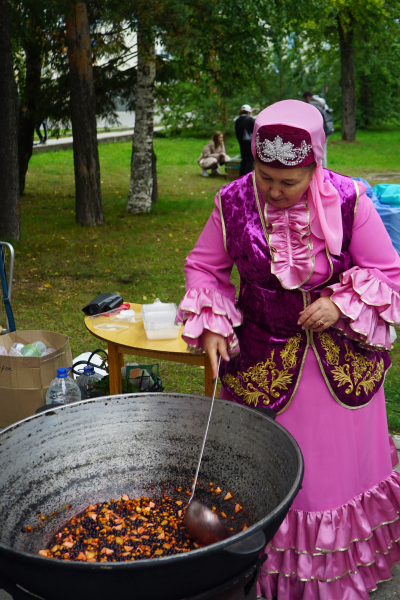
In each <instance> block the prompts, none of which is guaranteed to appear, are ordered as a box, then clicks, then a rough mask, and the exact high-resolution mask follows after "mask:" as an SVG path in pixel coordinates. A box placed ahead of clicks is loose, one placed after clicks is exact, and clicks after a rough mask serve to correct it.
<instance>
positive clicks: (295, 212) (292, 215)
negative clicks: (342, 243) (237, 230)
mask: <svg viewBox="0 0 400 600" xmlns="http://www.w3.org/2000/svg"><path fill="white" fill-rule="evenodd" d="M264 218H265V222H266V227H267V232H268V234H269V246H270V250H271V256H272V273H273V274H274V275H276V277H277V278H278V279H279V281H280V282H281V284H282V286H283V287H284V288H286V289H289V290H292V289H296V288H298V287H300V286H301V285H303V284H304V283H306V281H308V280H309V279H310V277H311V275H312V274H313V271H314V265H315V256H314V254H313V252H312V250H313V244H312V240H311V230H310V213H309V210H308V207H307V200H306V199H305V198H303V199H302V200H300V201H299V202H297V204H294V205H293V206H291V207H289V208H276V207H275V206H272V205H271V204H267V203H266V204H265V207H264Z"/></svg>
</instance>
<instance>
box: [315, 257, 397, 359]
mask: <svg viewBox="0 0 400 600" xmlns="http://www.w3.org/2000/svg"><path fill="white" fill-rule="evenodd" d="M321 295H322V296H330V299H331V300H332V302H334V303H335V304H336V306H337V307H338V308H339V310H340V312H341V313H342V317H341V318H340V319H339V320H338V321H337V322H336V324H335V327H337V328H338V329H341V330H342V332H343V333H344V334H345V335H347V336H348V337H351V338H353V339H356V340H358V341H359V342H361V343H362V344H363V345H365V346H370V347H371V348H375V349H379V350H381V349H386V350H390V349H391V347H392V344H391V340H390V325H400V297H399V294H398V293H397V292H395V291H394V290H392V289H391V288H390V287H389V286H388V285H387V284H386V283H385V282H384V281H382V280H381V279H379V278H378V277H376V275H375V274H374V269H360V267H352V268H351V269H349V270H348V271H345V273H342V275H341V276H340V283H337V284H335V285H331V286H329V287H327V288H325V289H324V290H323V291H322V294H321Z"/></svg>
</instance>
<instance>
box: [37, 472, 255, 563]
mask: <svg viewBox="0 0 400 600" xmlns="http://www.w3.org/2000/svg"><path fill="white" fill-rule="evenodd" d="M154 487H155V486H148V492H147V493H148V494H149V495H147V494H146V495H142V496H140V498H130V497H129V496H128V494H123V496H122V497H121V498H120V499H119V500H110V501H109V502H98V503H97V504H90V505H89V506H88V507H87V508H86V509H85V510H84V511H83V512H81V513H80V514H78V515H76V516H74V517H72V519H70V520H69V521H68V523H67V524H66V525H65V526H64V527H62V528H61V529H60V530H59V531H58V532H57V533H56V534H55V535H54V536H53V537H52V538H51V540H50V542H49V544H48V546H47V548H45V549H43V550H40V551H39V554H40V555H41V556H44V557H46V558H56V559H59V560H72V561H83V562H126V561H134V560H140V559H148V558H159V557H161V556H171V555H173V554H181V553H183V552H189V551H190V550H194V549H195V548H199V547H200V546H199V544H197V543H196V542H195V541H194V540H193V539H192V538H191V537H190V535H189V533H188V532H187V530H186V528H185V524H184V509H185V504H186V503H185V502H184V500H183V499H182V498H184V494H186V495H190V492H189V490H185V491H183V489H182V487H181V486H180V487H178V488H176V489H171V490H168V486H167V484H162V488H163V489H162V493H161V497H160V496H159V494H157V493H154V492H153V490H154ZM200 487H201V486H200ZM144 489H146V487H145V488H144ZM199 492H200V493H201V492H203V494H202V495H203V496H208V498H210V500H211V503H213V502H214V501H216V498H217V497H218V496H220V494H221V498H219V499H218V502H216V503H218V504H219V508H218V509H217V506H213V507H212V510H213V511H214V512H215V513H216V514H217V515H218V516H219V517H220V518H221V519H223V520H225V521H226V522H227V529H228V530H229V531H230V532H231V533H232V532H234V531H235V530H236V531H240V530H244V529H247V525H246V524H243V519H240V518H239V519H236V522H235V517H236V516H237V515H238V513H242V514H241V515H240V516H242V515H244V513H243V512H242V510H243V509H242V507H241V506H240V504H239V503H238V502H235V501H234V499H233V495H234V493H233V492H232V491H228V492H226V493H224V494H222V490H221V488H220V487H219V486H214V484H213V483H212V482H210V484H209V489H208V490H207V492H206V491H205V490H204V489H203V490H202V489H199ZM222 498H223V510H221V504H222V503H221V500H222ZM229 501H230V502H229ZM228 523H229V524H228ZM234 525H236V527H235V526H234ZM30 530H31V528H27V532H29V531H30Z"/></svg>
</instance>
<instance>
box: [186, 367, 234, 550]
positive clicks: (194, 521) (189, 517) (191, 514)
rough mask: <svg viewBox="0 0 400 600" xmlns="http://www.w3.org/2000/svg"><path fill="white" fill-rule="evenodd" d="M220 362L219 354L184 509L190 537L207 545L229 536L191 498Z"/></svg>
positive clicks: (211, 513) (208, 511)
mask: <svg viewBox="0 0 400 600" xmlns="http://www.w3.org/2000/svg"><path fill="white" fill-rule="evenodd" d="M220 364H221V356H219V359H218V369H217V377H216V379H215V382H214V389H213V395H212V398H211V405H210V410H209V413H208V420H207V426H206V430H205V433H204V437H203V443H202V445H201V450H200V456H199V461H198V463H197V469H196V475H195V476H194V481H193V485H192V493H191V495H190V498H189V502H188V504H187V506H186V510H185V526H186V529H187V530H188V532H189V533H190V535H191V536H192V538H193V539H194V540H195V541H196V542H198V543H199V544H202V545H203V546H209V545H210V544H214V543H215V542H220V541H221V540H225V539H226V538H227V537H228V536H229V532H228V530H227V529H226V527H225V525H224V524H223V523H221V521H220V520H219V518H218V516H217V515H216V514H214V513H213V512H212V511H211V510H210V509H209V508H207V507H206V506H204V504H201V502H197V500H193V496H194V492H195V490H196V483H197V476H198V474H199V470H200V465H201V460H202V458H203V452H204V446H205V445H206V439H207V434H208V428H209V426H210V421H211V415H212V410H213V406H214V400H215V392H216V391H217V383H218V374H219V367H220Z"/></svg>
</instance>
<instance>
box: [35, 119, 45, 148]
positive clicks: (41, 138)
mask: <svg viewBox="0 0 400 600" xmlns="http://www.w3.org/2000/svg"><path fill="white" fill-rule="evenodd" d="M42 126H43V131H44V136H42V134H41V131H40V128H41V127H42ZM35 130H36V133H37V135H38V138H39V144H47V138H48V134H47V119H44V120H43V121H36V123H35Z"/></svg>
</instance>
